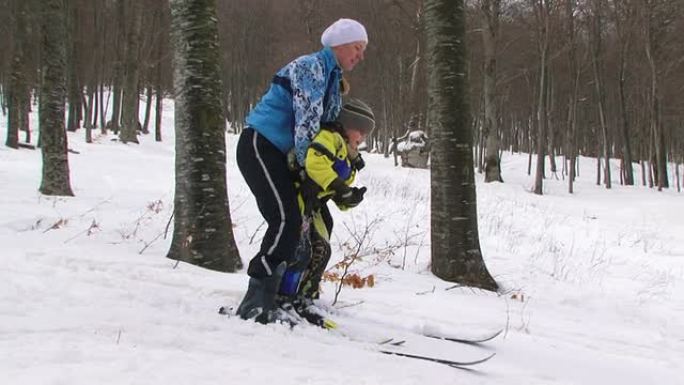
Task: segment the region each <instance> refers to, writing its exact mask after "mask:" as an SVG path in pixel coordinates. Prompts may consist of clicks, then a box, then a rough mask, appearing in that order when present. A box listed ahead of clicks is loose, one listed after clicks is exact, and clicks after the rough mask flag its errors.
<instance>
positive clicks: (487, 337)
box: [423, 329, 503, 345]
mask: <svg viewBox="0 0 684 385" xmlns="http://www.w3.org/2000/svg"><path fill="white" fill-rule="evenodd" d="M501 333H503V329H500V330H498V331H496V332H494V333H492V334H490V335H485V336H483V337H479V338H465V337H450V336H440V335H436V334H423V336H425V337H428V338H434V339H436V340H442V341H451V342H458V343H461V344H467V345H480V344H482V343H484V342H487V341H491V340H493V339H494V338H496V337H498V336H499V335H501Z"/></svg>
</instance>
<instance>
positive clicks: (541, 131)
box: [534, 0, 549, 195]
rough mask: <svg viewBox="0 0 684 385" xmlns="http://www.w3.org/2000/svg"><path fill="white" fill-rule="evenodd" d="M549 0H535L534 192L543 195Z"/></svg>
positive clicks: (546, 120)
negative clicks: (537, 41) (537, 64)
mask: <svg viewBox="0 0 684 385" xmlns="http://www.w3.org/2000/svg"><path fill="white" fill-rule="evenodd" d="M547 1H548V0H538V1H537V0H535V7H536V8H537V15H538V20H537V24H538V27H537V28H538V31H537V34H538V38H539V104H538V105H537V127H538V133H537V170H536V173H535V178H534V193H535V194H537V195H542V194H543V193H544V192H543V183H544V182H543V180H544V156H545V154H544V152H545V147H546V133H547V131H548V130H547V127H546V126H547V124H548V122H549V120H548V119H547V113H548V111H547V105H546V103H547V101H548V98H547V97H546V93H547V92H548V88H549V87H548V81H547V75H548V71H549V69H548V52H549V15H548V7H549V5H548V4H547V3H546V2H547Z"/></svg>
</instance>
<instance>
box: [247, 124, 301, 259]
mask: <svg viewBox="0 0 684 385" xmlns="http://www.w3.org/2000/svg"><path fill="white" fill-rule="evenodd" d="M237 164H238V168H239V169H240V172H241V173H242V176H243V177H244V178H245V181H246V182H247V186H249V189H250V190H251V191H252V194H254V197H255V198H256V201H257V207H258V208H259V211H260V212H261V216H263V217H264V219H265V220H266V223H267V224H268V228H267V229H266V234H264V238H263V239H262V241H261V249H260V250H259V253H258V254H257V255H256V256H255V257H254V258H261V257H262V256H265V257H266V260H267V261H268V263H269V264H270V265H271V267H275V266H276V265H278V264H279V263H280V262H282V261H289V260H290V259H291V258H293V257H294V252H295V249H296V247H297V242H298V241H299V235H300V228H301V224H302V218H301V215H300V213H299V208H298V204H297V193H296V190H295V186H294V182H293V180H292V176H291V173H290V171H289V169H288V168H287V157H286V155H285V154H283V153H282V152H281V151H280V150H279V149H278V148H277V147H275V146H274V145H273V144H272V143H271V142H269V141H268V140H267V139H266V138H265V137H264V136H262V135H259V133H257V132H256V131H254V129H252V128H246V129H245V130H243V131H242V134H240V139H239V140H238V145H237Z"/></svg>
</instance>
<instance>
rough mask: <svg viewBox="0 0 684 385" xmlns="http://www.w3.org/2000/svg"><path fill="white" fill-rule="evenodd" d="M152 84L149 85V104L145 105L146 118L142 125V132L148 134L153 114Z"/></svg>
mask: <svg viewBox="0 0 684 385" xmlns="http://www.w3.org/2000/svg"><path fill="white" fill-rule="evenodd" d="M153 95H154V94H153V88H152V84H149V85H148V86H147V104H146V105H145V120H144V123H143V126H142V133H143V134H145V135H147V134H149V133H150V115H151V114H152V97H153Z"/></svg>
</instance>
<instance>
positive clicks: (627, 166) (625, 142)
mask: <svg viewBox="0 0 684 385" xmlns="http://www.w3.org/2000/svg"><path fill="white" fill-rule="evenodd" d="M615 7H616V16H615V20H616V21H617V26H618V28H617V29H618V32H620V31H622V28H621V25H622V24H621V17H620V15H619V14H617V7H618V3H616V5H615ZM618 38H619V41H618V44H619V45H620V57H619V61H620V72H619V75H618V93H619V98H620V120H621V123H622V125H621V128H622V130H621V131H620V132H621V134H622V160H623V162H624V168H623V171H622V174H623V176H624V181H625V185H627V186H633V185H634V167H633V165H632V146H631V143H630V137H629V117H628V116H627V96H626V94H625V88H626V87H625V83H626V75H627V58H626V56H627V53H628V52H629V50H630V40H629V39H628V38H626V37H625V36H624V34H623V33H618Z"/></svg>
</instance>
